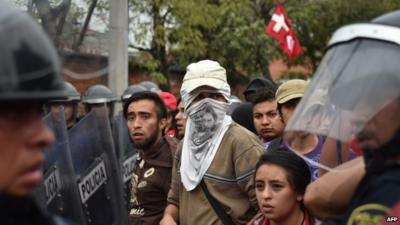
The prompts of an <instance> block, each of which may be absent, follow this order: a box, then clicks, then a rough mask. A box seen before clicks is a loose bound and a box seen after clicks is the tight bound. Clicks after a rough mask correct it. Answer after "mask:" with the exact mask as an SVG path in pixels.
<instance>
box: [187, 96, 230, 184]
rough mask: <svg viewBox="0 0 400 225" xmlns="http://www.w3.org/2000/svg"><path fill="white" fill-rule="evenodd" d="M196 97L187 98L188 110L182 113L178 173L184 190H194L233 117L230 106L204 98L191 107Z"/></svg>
mask: <svg viewBox="0 0 400 225" xmlns="http://www.w3.org/2000/svg"><path fill="white" fill-rule="evenodd" d="M219 93H221V92H220V91H219ZM197 95H198V94H195V95H192V96H190V98H186V100H187V101H186V102H185V105H186V106H188V105H189V107H187V109H186V111H185V113H186V114H187V121H186V129H185V136H184V139H183V149H182V156H181V167H180V172H181V179H182V183H183V186H184V187H185V189H186V190H187V191H191V190H193V189H194V188H195V187H196V186H197V185H198V184H199V183H200V181H201V179H203V176H204V174H205V173H206V171H207V170H208V168H209V167H210V165H211V162H212V161H213V159H214V157H215V154H216V153H217V150H218V148H219V146H220V144H221V141H222V138H223V137H224V134H225V132H226V131H227V130H228V128H229V125H230V124H231V123H232V118H231V117H230V116H229V115H228V114H227V112H228V109H229V103H225V102H221V101H217V100H213V99H210V98H205V99H203V100H201V101H199V102H196V103H193V104H190V103H191V102H192V101H190V100H193V99H194V98H195V97H196V96H197ZM224 96H225V93H224ZM182 97H183V98H184V96H182ZM186 97H187V96H186ZM184 99H185V98H184ZM188 101H189V102H188Z"/></svg>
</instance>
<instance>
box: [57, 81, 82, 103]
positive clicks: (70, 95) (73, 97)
mask: <svg viewBox="0 0 400 225" xmlns="http://www.w3.org/2000/svg"><path fill="white" fill-rule="evenodd" d="M64 85H65V95H64V96H63V97H62V98H60V99H58V98H57V99H53V100H50V102H79V101H80V100H81V94H80V93H79V92H78V91H77V90H76V88H75V87H74V85H72V84H71V83H70V82H67V81H65V83H64Z"/></svg>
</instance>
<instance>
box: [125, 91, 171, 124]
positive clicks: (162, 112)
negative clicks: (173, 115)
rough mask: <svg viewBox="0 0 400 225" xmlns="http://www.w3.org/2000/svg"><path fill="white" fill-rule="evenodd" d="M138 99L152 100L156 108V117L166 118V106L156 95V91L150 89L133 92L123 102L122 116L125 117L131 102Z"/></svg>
mask: <svg viewBox="0 0 400 225" xmlns="http://www.w3.org/2000/svg"><path fill="white" fill-rule="evenodd" d="M140 100H150V101H153V102H154V104H155V105H156V109H157V117H158V119H162V118H167V108H166V107H165V105H164V102H163V100H162V99H161V98H160V96H158V94H157V93H154V92H151V91H141V92H138V93H135V94H133V95H132V96H131V97H130V98H129V99H128V100H127V101H126V102H125V104H124V117H125V119H126V118H127V116H128V115H127V113H128V107H129V105H130V104H131V103H132V102H137V101H140Z"/></svg>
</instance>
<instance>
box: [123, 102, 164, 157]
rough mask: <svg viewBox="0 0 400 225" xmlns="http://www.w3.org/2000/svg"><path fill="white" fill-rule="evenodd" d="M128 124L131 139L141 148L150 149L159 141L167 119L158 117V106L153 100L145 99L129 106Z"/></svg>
mask: <svg viewBox="0 0 400 225" xmlns="http://www.w3.org/2000/svg"><path fill="white" fill-rule="evenodd" d="M127 125H128V129H129V133H130V137H131V140H132V141H133V143H134V144H135V145H136V146H137V147H138V148H139V149H143V150H146V149H149V148H150V147H152V146H153V145H154V144H155V143H157V142H158V141H159V139H160V138H161V136H162V130H163V129H164V127H165V125H166V119H165V118H161V119H158V118H157V106H156V105H155V103H154V102H153V101H152V100H148V99H143V100H139V101H136V102H132V103H130V104H129V106H128V111H127Z"/></svg>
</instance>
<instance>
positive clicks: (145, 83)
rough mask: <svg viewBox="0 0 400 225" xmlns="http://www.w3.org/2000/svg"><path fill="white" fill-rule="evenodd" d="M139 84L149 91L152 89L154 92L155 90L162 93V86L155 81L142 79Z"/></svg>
mask: <svg viewBox="0 0 400 225" xmlns="http://www.w3.org/2000/svg"><path fill="white" fill-rule="evenodd" d="M139 85H141V86H143V87H144V88H146V90H148V91H152V92H155V93H160V92H161V90H160V88H159V87H158V86H157V85H156V84H155V83H153V82H151V81H142V82H140V83H139Z"/></svg>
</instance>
